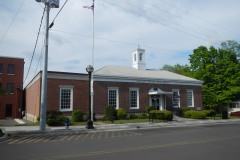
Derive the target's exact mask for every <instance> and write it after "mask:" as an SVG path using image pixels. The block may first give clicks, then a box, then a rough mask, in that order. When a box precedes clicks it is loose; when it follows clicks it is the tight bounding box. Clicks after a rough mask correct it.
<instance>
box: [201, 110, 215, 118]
mask: <svg viewBox="0 0 240 160" xmlns="http://www.w3.org/2000/svg"><path fill="white" fill-rule="evenodd" d="M202 112H204V113H205V114H206V116H207V117H213V116H215V115H216V111H214V110H212V109H210V110H202Z"/></svg>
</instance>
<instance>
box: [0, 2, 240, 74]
mask: <svg viewBox="0 0 240 160" xmlns="http://www.w3.org/2000/svg"><path fill="white" fill-rule="evenodd" d="M22 2H23V1H19V0H8V1H4V2H3V1H1V2H0V18H1V23H0V28H1V30H0V40H1V39H2V37H3V35H4V34H5V33H6V31H7V28H8V26H9V24H10V23H11V21H12V20H13V18H14V16H15V14H16V12H17V10H18V8H19V7H20V5H21V4H22ZM64 2H65V1H63V0H60V7H61V6H62V5H63V3H64ZM84 5H88V6H91V5H92V1H91V0H84V1H80V0H79V1H77V0H68V2H67V4H66V6H65V7H64V8H63V10H62V11H61V13H60V14H59V16H58V17H57V18H56V20H55V25H54V26H53V28H52V30H50V37H49V65H48V69H49V70H54V71H64V72H78V73H79V72H81V73H86V71H85V67H86V66H87V65H89V64H91V61H92V58H91V56H92V11H91V10H89V9H84V8H83V7H82V6H84ZM239 5H240V1H239V0H229V1H225V0H212V1H209V0H202V1H192V0H181V1H177V0H168V1H167V0H121V1H111V0H95V37H96V39H95V54H94V67H95V69H98V68H100V67H103V66H105V65H123V66H131V53H132V51H133V50H134V49H135V48H136V47H137V45H138V44H139V45H140V47H142V48H143V49H145V50H146V60H147V67H148V68H160V67H162V66H163V65H164V64H171V65H174V64H177V63H179V64H187V63H188V58H189V57H188V55H189V54H191V53H192V50H193V49H195V48H197V47H198V46H200V45H206V46H210V45H214V46H219V44H220V43H221V42H222V41H225V40H229V39H233V40H236V41H238V42H240V37H239V35H240V31H239V25H240V21H239V20H238V19H239V16H240V10H239ZM59 10H60V8H58V9H51V12H50V22H51V21H52V20H53V18H54V17H55V16H56V14H57V12H58V11H59ZM42 12H43V4H40V3H37V2H35V1H34V0H25V1H24V3H23V5H22V7H21V9H20V10H19V13H18V14H17V16H16V18H15V20H14V21H13V23H12V25H11V26H10V28H9V30H8V32H7V34H6V37H5V38H4V40H3V41H2V43H1V44H0V55H3V56H14V57H23V58H24V59H25V74H26V72H27V69H28V67H29V64H30V60H31V56H32V52H33V48H34V44H35V41H36V36H37V32H38V27H39V24H40V19H41V16H42ZM43 26H45V22H44V21H43ZM43 36H44V28H42V30H41V35H40V38H39V41H38V46H37V49H36V53H35V56H34V59H33V64H32V68H31V70H30V75H29V79H31V78H32V77H33V75H34V73H35V71H36V67H37V64H38V59H39V56H40V55H41V50H42V46H43V39H42V38H43ZM39 68H40V67H39Z"/></svg>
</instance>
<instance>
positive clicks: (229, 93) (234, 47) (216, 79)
mask: <svg viewBox="0 0 240 160" xmlns="http://www.w3.org/2000/svg"><path fill="white" fill-rule="evenodd" d="M239 46H240V45H239V44H237V43H233V42H232V41H227V42H223V43H222V48H219V49H216V48H214V47H210V48H207V47H205V46H200V47H198V48H197V49H194V53H193V54H192V55H190V58H189V61H190V67H189V69H190V76H191V77H193V78H196V79H199V80H203V81H204V83H203V88H202V89H203V102H204V106H205V107H207V108H215V107H220V106H222V105H224V104H228V103H230V102H232V101H233V100H235V99H236V98H237V97H238V96H239V94H240V63H239V61H238V59H237V51H239V49H240V48H239Z"/></svg>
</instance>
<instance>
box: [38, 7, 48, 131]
mask: <svg viewBox="0 0 240 160" xmlns="http://www.w3.org/2000/svg"><path fill="white" fill-rule="evenodd" d="M45 9H46V26H45V27H46V31H45V32H46V35H45V52H44V56H43V57H44V58H43V59H44V62H43V70H42V85H41V86H42V87H41V88H42V89H41V108H40V126H39V127H40V131H42V132H44V131H45V130H46V99H47V68H48V31H49V28H48V26H49V3H45Z"/></svg>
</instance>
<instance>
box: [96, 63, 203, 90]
mask: <svg viewBox="0 0 240 160" xmlns="http://www.w3.org/2000/svg"><path fill="white" fill-rule="evenodd" d="M101 77H102V78H104V77H105V78H109V79H110V78H111V79H118V80H119V81H120V80H137V82H145V83H151V82H150V81H152V82H153V81H154V83H157V82H159V83H160V82H161V83H163V82H165V83H170V82H172V83H171V84H173V83H174V82H175V83H191V84H198V85H201V84H202V83H203V82H202V81H200V80H196V79H193V78H190V77H187V76H183V75H180V74H176V73H172V72H169V71H165V70H138V69H135V68H132V67H122V66H105V67H103V68H100V69H99V70H96V71H95V72H94V78H97V79H99V78H101Z"/></svg>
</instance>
